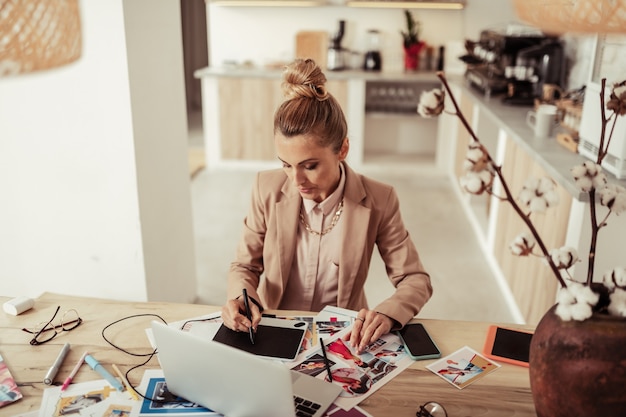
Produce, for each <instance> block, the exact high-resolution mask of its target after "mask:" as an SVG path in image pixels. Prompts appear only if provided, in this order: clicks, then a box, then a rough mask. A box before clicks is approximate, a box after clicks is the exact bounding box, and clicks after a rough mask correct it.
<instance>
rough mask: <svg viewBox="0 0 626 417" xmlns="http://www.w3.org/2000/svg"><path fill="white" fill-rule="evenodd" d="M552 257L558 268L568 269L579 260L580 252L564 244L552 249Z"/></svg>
mask: <svg viewBox="0 0 626 417" xmlns="http://www.w3.org/2000/svg"><path fill="white" fill-rule="evenodd" d="M550 258H552V262H554V264H555V265H556V267H557V268H558V269H568V268H570V267H571V266H572V265H574V264H575V263H576V262H578V252H577V251H576V249H574V248H571V247H566V246H563V247H562V248H559V249H552V250H551V251H550ZM572 291H574V289H572Z"/></svg>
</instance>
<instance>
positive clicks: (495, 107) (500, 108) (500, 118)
mask: <svg viewBox="0 0 626 417" xmlns="http://www.w3.org/2000/svg"><path fill="white" fill-rule="evenodd" d="M448 81H449V82H450V83H451V84H453V85H456V86H458V87H460V88H462V89H463V94H466V93H467V94H468V95H470V96H471V98H472V100H473V102H474V103H475V104H477V105H478V106H479V107H480V111H481V112H484V114H485V116H487V117H489V118H490V119H491V120H492V121H493V122H494V123H495V124H497V125H498V126H499V128H500V129H502V130H504V131H505V132H506V133H507V135H508V136H509V137H510V138H511V139H513V140H515V141H516V143H517V144H518V145H519V146H520V147H522V148H523V149H524V150H525V151H526V152H528V153H529V154H530V155H531V156H532V157H533V159H534V160H536V161H537V162H538V163H539V164H540V165H541V166H542V167H543V168H544V169H545V170H546V171H547V172H548V174H549V175H550V176H551V177H552V178H553V179H554V180H555V181H557V182H558V183H559V184H560V185H562V186H563V187H564V188H565V189H566V190H567V191H568V192H569V193H571V195H572V196H573V197H574V198H576V199H577V200H581V201H587V200H588V199H589V196H588V195H587V193H583V192H581V191H580V190H579V189H578V187H576V185H575V183H574V179H573V178H572V175H571V173H570V169H571V168H572V167H573V166H575V165H580V164H581V163H583V162H584V161H588V160H589V159H587V158H585V157H584V156H582V155H580V154H578V153H574V152H571V151H569V150H567V149H565V148H564V147H563V146H562V145H561V144H559V143H558V142H557V141H556V132H559V128H557V129H555V134H554V136H553V137H551V138H549V139H544V138H535V137H534V134H533V131H532V129H531V128H530V127H529V126H528V124H527V123H526V114H527V113H528V111H530V110H532V107H531V106H512V105H506V104H503V103H502V101H501V97H497V96H496V97H485V96H484V95H483V94H482V93H481V92H479V91H478V90H476V89H474V88H472V87H471V86H469V85H468V84H467V82H466V81H465V79H464V78H463V77H461V76H455V77H448ZM466 117H468V118H470V121H471V115H466ZM599 133H600V132H598V134H599ZM479 139H480V136H479ZM481 140H482V139H481ZM494 157H495V155H494ZM605 173H606V175H607V178H608V179H609V182H611V183H613V184H619V185H621V186H622V187H626V180H618V179H617V178H616V177H615V176H614V175H613V174H611V173H609V172H607V171H606V170H605Z"/></svg>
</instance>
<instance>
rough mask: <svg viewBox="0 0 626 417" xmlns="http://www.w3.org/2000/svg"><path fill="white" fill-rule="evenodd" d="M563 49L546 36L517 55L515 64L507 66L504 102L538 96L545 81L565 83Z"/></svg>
mask: <svg viewBox="0 0 626 417" xmlns="http://www.w3.org/2000/svg"><path fill="white" fill-rule="evenodd" d="M564 69H565V65H564V52H563V45H562V44H561V42H560V41H559V40H557V39H554V38H548V39H546V40H545V41H544V42H542V43H541V44H539V45H535V46H531V47H528V48H524V49H522V50H521V51H519V53H518V54H517V58H516V60H515V67H513V68H507V69H506V74H505V75H506V77H507V80H508V85H507V94H506V96H505V97H504V99H503V100H504V102H505V103H510V104H528V105H531V104H533V103H534V100H535V99H536V98H540V97H541V96H542V92H543V86H544V85H545V84H554V85H557V86H559V87H563V85H564V75H565V71H564Z"/></svg>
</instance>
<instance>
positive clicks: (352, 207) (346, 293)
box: [337, 164, 371, 306]
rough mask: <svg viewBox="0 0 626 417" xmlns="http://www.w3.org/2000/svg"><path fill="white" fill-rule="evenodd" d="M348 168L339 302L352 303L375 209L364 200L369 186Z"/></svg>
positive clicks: (340, 304)
mask: <svg viewBox="0 0 626 417" xmlns="http://www.w3.org/2000/svg"><path fill="white" fill-rule="evenodd" d="M344 167H345V168H346V186H345V189H344V213H343V215H342V217H343V222H344V223H343V227H342V237H341V238H342V242H343V245H342V247H341V255H340V258H339V262H340V265H341V268H340V270H339V273H340V275H339V282H338V290H337V303H338V305H339V306H345V305H348V301H349V300H350V296H351V295H352V289H353V287H354V284H355V280H356V276H357V274H358V272H359V268H360V267H361V262H362V259H363V254H364V252H365V248H364V247H363V246H362V244H363V245H364V244H366V242H367V241H368V239H367V233H368V225H369V219H370V214H371V210H370V208H369V207H366V206H364V205H362V204H361V202H362V201H363V199H365V197H366V193H365V189H364V188H363V184H362V183H361V180H360V177H359V176H358V175H357V174H355V172H354V171H352V169H350V167H348V165H346V164H344ZM348 242H359V244H358V245H356V247H357V249H356V250H355V246H354V245H350V244H348Z"/></svg>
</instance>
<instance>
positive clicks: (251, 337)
mask: <svg viewBox="0 0 626 417" xmlns="http://www.w3.org/2000/svg"><path fill="white" fill-rule="evenodd" d="M243 305H244V306H246V317H247V318H248V320H250V327H248V332H249V333H250V342H251V343H252V344H254V331H253V330H252V313H251V312H250V302H249V301H248V291H246V289H245V288H244V289H243Z"/></svg>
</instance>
